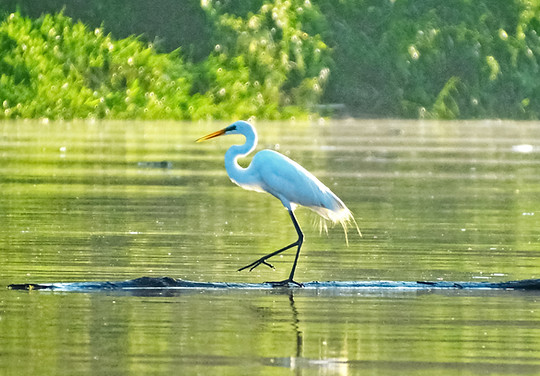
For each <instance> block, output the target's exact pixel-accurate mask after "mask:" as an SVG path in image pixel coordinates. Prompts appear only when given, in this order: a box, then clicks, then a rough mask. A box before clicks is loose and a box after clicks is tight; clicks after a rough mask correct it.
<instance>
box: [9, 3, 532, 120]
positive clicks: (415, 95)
mask: <svg viewBox="0 0 540 376" xmlns="http://www.w3.org/2000/svg"><path fill="white" fill-rule="evenodd" d="M148 4H149V3H148V2H147V1H144V0H133V2H132V5H133V6H131V7H128V8H129V9H124V7H119V6H117V5H115V3H114V2H110V1H106V0H96V1H94V2H77V4H76V5H74V4H67V5H64V4H63V2H62V1H59V0H43V1H42V2H39V4H32V6H30V5H29V3H27V2H24V1H20V0H6V3H5V5H0V10H1V9H3V10H4V11H10V12H13V11H14V9H15V8H18V9H20V10H21V12H22V14H31V15H33V16H34V17H25V16H22V15H21V14H20V13H19V12H15V13H12V14H11V15H8V16H7V18H6V19H5V21H4V22H3V23H2V24H1V25H0V105H2V106H3V107H2V108H1V110H2V111H1V112H0V117H4V118H13V117H48V118H73V117H77V118H79V117H82V118H86V117H95V118H142V119H159V118H174V119H206V118H212V119H219V118H249V117H252V116H254V117H258V118H266V119H277V118H290V117H293V116H294V117H305V116H307V115H308V114H309V113H310V112H312V111H313V109H314V105H316V104H317V103H319V102H321V101H322V102H324V103H338V104H344V105H345V108H346V109H347V113H349V114H351V115H354V116H365V117H368V116H369V117H407V118H423V117H425V118H437V119H459V118H496V117H501V118H515V119H538V118H540V99H539V98H540V80H539V79H538V75H539V73H540V72H539V66H540V64H539V63H540V61H539V58H538V57H539V56H540V0H514V1H505V2H504V1H497V2H493V1H475V2H471V1H470V0H448V1H445V2H441V1H437V0H425V1H421V2H418V1H415V0H382V1H381V0H342V1H334V0H317V1H315V0H313V1H311V0H257V1H246V0H236V1H232V0H221V1H215V0H202V1H200V0H188V1H186V2H176V1H173V0H164V2H163V4H165V5H164V6H157V5H156V6H149V5H148ZM160 4H162V3H160ZM163 4H162V5H163ZM62 6H65V11H64V12H65V13H62V12H61V13H58V11H59V9H61V7H62ZM154 9H155V10H154ZM41 12H45V14H44V15H42V16H40V17H37V15H39V14H40V13H41ZM47 13H48V14H47ZM153 13H155V15H150V14H153ZM66 15H73V16H75V17H77V18H79V19H83V20H84V24H83V23H81V22H73V21H72V20H71V19H70V18H69V17H67V16H66ZM133 20H138V21H137V22H133ZM144 20H147V22H144ZM101 22H103V25H101ZM85 25H92V26H85ZM145 27H146V29H145ZM105 28H106V30H112V35H111V34H109V33H108V31H107V32H106V31H104V29H105ZM191 31H193V32H191ZM126 32H127V33H128V34H127V35H126V34H125V33H126ZM132 34H138V35H140V36H139V37H133V36H130V35H132ZM178 46H180V48H181V49H178V48H177V47H178ZM158 51H160V52H158Z"/></svg>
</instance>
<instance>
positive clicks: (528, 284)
mask: <svg viewBox="0 0 540 376" xmlns="http://www.w3.org/2000/svg"><path fill="white" fill-rule="evenodd" d="M8 288H10V289H12V290H49V291H79V292H89V291H111V290H126V291H133V290H177V289H276V288H301V287H299V286H296V285H293V284H289V285H288V286H275V285H274V284H272V283H270V282H264V283H230V282H193V281H185V280H182V279H174V278H171V277H160V278H154V277H141V278H136V279H131V280H127V281H115V282H70V283H61V282H60V283H22V284H11V285H9V286H8ZM303 288H304V289H335V290H351V289H365V290H380V289H390V290H399V289H404V290H431V289H447V290H448V289H469V290H472V289H476V290H479V289H499V290H540V279H524V280H519V281H508V282H448V281H416V282H415V281H409V282H408V281H404V282H400V281H327V282H318V281H313V282H306V283H304V286H303Z"/></svg>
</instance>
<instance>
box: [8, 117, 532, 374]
mask: <svg viewBox="0 0 540 376" xmlns="http://www.w3.org/2000/svg"><path fill="white" fill-rule="evenodd" d="M225 125H226V124H224V123H220V124H218V123H213V124H210V123H209V124H207V123H202V124H196V123H145V122H139V123H137V122H135V123H123V122H109V123H39V122H20V123H2V124H0V189H1V192H2V194H1V196H0V224H1V226H0V264H1V266H2V268H1V269H0V287H1V286H4V289H0V374H2V375H3V374H6V375H11V374H12V375H21V374H44V375H45V374H51V375H63V374H66V375H68V374H69V375H74V374H75V375H76V374H80V375H84V374H125V375H133V374H186V375H189V374H201V375H210V374H225V375H255V374H264V375H266V374H268V375H273V374H276V375H281V374H300V375H308V374H309V375H311V374H315V375H346V374H358V375H365V374H378V375H379V374H380V375H382V374H396V372H399V374H402V375H407V374H415V375H416V374H422V375H433V374H438V375H457V374H459V375H479V374H501V375H508V374H530V375H535V374H539V373H540V313H539V309H538V299H539V298H540V294H536V293H520V292H515V291H514V292H509V291H506V292H502V291H499V292H497V291H492V292H488V291H484V292H478V291H477V292H474V293H473V292H465V291H446V292H411V291H389V290H384V291H373V290H366V291H354V292H353V291H342V292H328V291H326V292H320V291H319V292H314V291H307V290H305V291H302V290H294V291H293V292H286V291H273V292H269V291H244V292H241V291H195V292H182V293H171V294H169V295H168V296H167V295H159V294H154V295H153V296H152V295H148V296H133V295H128V294H120V293H90V294H84V293H51V292H48V293H47V292H39V291H33V292H20V291H10V290H7V289H5V286H7V285H8V284H9V283H25V282H69V281H96V280H97V281H106V280H123V279H131V278H136V277H140V276H170V277H175V278H183V279H189V280H196V281H238V282H262V281H267V280H279V279H284V278H286V277H287V275H288V272H289V270H290V266H291V263H292V257H293V254H294V252H293V251H289V252H287V253H285V255H284V256H283V257H278V258H277V259H275V260H272V261H273V262H272V263H273V264H274V266H275V267H276V270H272V269H270V268H266V267H264V266H262V267H259V268H258V269H255V270H254V271H252V272H251V273H248V272H246V271H244V272H237V271H236V270H237V269H238V268H239V267H241V266H244V265H245V264H248V263H250V262H251V261H254V260H255V259H256V258H258V257H260V256H262V255H264V254H266V253H269V252H270V251H272V250H275V249H277V248H280V247H281V246H284V245H286V244H289V243H290V242H291V241H293V240H295V231H294V228H293V226H292V224H291V223H290V219H289V218H288V215H287V213H286V211H285V210H284V209H283V207H282V206H281V204H280V202H279V201H278V200H276V199H275V198H273V197H271V196H269V195H263V194H257V193H254V192H246V191H243V190H242V189H240V188H238V187H236V186H235V185H233V184H232V183H231V182H230V181H229V179H228V178H227V176H226V173H225V171H224V168H223V154H224V152H225V150H226V149H227V147H228V146H229V145H230V144H231V143H233V142H239V141H241V137H239V136H236V138H235V137H232V136H231V137H222V138H218V139H215V140H211V141H208V142H206V143H202V144H196V143H194V140H195V139H197V138H198V137H199V136H202V135H204V134H206V133H208V132H210V131H212V130H215V129H218V128H220V127H223V126H225ZM257 127H258V129H259V139H260V143H261V144H260V147H259V148H263V147H264V148H272V149H276V150H279V151H280V152H281V153H284V154H286V155H288V156H290V157H291V158H293V159H295V160H296V161H298V162H300V163H301V164H302V165H304V166H305V167H306V168H307V169H309V170H310V171H312V172H313V173H314V174H315V175H316V176H318V177H319V178H320V179H321V180H322V181H323V182H324V183H326V184H327V185H328V186H329V187H330V188H331V189H332V190H333V191H334V192H335V193H336V194H338V195H339V196H340V197H341V198H342V199H343V201H344V202H345V203H346V204H347V205H348V206H349V208H350V209H351V210H352V211H353V212H354V213H355V217H356V220H357V222H358V224H359V226H360V228H361V230H362V234H363V237H362V238H360V237H359V236H358V235H357V234H356V233H355V232H354V231H350V232H349V246H348V247H347V246H346V244H345V237H344V234H343V231H342V229H341V228H339V227H335V228H329V230H328V234H326V233H325V232H324V230H323V232H322V234H320V233H319V220H318V219H317V217H316V215H314V214H311V213H310V212H309V210H307V209H299V210H298V211H297V214H298V219H299V222H300V224H301V225H302V227H303V230H304V232H305V234H306V241H305V243H304V247H303V250H302V254H301V256H300V261H299V267H298V270H297V273H296V279H297V280H298V281H312V280H395V281H416V280H448V281H472V280H478V281H483V280H488V281H504V280H516V279H525V278H540V268H539V266H540V123H512V122H505V121H496V122H460V123H451V122H404V121H395V120H385V121H340V122H326V123H316V124H315V123H314V124H306V123H296V124H292V123H290V124H287V123H283V124H282V123H259V124H257ZM248 159H249V158H248ZM248 159H246V161H244V163H247V162H248Z"/></svg>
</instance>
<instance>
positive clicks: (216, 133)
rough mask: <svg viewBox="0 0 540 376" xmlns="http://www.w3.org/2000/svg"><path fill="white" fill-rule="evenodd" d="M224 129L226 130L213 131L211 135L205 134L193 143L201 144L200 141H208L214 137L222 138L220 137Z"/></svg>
mask: <svg viewBox="0 0 540 376" xmlns="http://www.w3.org/2000/svg"><path fill="white" fill-rule="evenodd" d="M226 129H227V128H223V129H220V130H219V131H215V132H213V133H210V134H207V135H206V136H203V137H201V138H199V139H197V140H196V141H195V142H202V141H206V140H209V139H211V138H214V137H218V136H222V135H224V134H225V130H226Z"/></svg>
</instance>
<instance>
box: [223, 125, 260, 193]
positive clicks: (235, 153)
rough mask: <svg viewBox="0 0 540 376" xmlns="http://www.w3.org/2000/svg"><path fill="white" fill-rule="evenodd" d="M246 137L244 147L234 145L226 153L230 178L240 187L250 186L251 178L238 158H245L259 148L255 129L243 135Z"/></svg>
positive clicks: (226, 166) (226, 165)
mask: <svg viewBox="0 0 540 376" xmlns="http://www.w3.org/2000/svg"><path fill="white" fill-rule="evenodd" d="M242 134H243V135H244V136H245V137H246V142H245V143H244V144H242V145H232V146H231V147H230V148H229V149H228V150H227V152H226V153H225V169H226V170H227V174H228V175H229V178H230V179H231V180H232V181H233V182H235V183H236V184H238V185H243V184H249V183H250V176H248V174H247V172H246V170H247V169H245V168H243V167H242V166H240V165H239V164H238V158H240V157H245V156H246V155H248V154H249V153H251V152H252V151H253V150H255V147H256V146H257V133H256V132H255V129H253V128H249V129H246V131H245V132H243V133H242Z"/></svg>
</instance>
